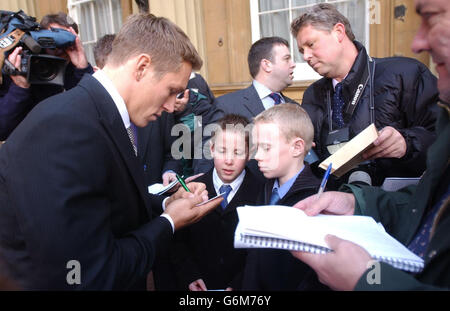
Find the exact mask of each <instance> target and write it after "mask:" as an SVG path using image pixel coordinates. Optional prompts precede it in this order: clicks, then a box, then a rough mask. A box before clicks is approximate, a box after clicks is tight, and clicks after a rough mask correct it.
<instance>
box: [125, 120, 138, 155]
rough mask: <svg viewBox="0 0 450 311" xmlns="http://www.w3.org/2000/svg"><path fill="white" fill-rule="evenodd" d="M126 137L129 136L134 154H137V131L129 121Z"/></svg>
mask: <svg viewBox="0 0 450 311" xmlns="http://www.w3.org/2000/svg"><path fill="white" fill-rule="evenodd" d="M127 133H128V137H129V138H130V141H131V144H132V145H133V151H134V155H136V156H137V137H136V135H137V131H136V126H135V125H134V124H133V123H130V126H129V127H128V128H127Z"/></svg>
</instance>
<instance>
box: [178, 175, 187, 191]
mask: <svg viewBox="0 0 450 311" xmlns="http://www.w3.org/2000/svg"><path fill="white" fill-rule="evenodd" d="M175 176H176V177H177V179H178V181H179V182H180V184H181V186H183V188H184V190H186V191H187V192H191V190H189V188H188V187H187V186H186V183H185V182H184V180H183V178H182V177H180V175H178V174H175Z"/></svg>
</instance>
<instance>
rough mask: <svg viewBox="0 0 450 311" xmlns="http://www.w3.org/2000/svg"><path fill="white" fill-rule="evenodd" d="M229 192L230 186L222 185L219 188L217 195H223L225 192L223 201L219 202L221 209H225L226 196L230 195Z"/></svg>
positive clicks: (226, 203)
mask: <svg viewBox="0 0 450 311" xmlns="http://www.w3.org/2000/svg"><path fill="white" fill-rule="evenodd" d="M231 190H233V189H232V188H231V186H230V185H222V186H220V188H219V193H224V192H225V194H224V195H223V201H222V202H220V206H222V209H226V208H227V205H228V195H229V194H230V192H231Z"/></svg>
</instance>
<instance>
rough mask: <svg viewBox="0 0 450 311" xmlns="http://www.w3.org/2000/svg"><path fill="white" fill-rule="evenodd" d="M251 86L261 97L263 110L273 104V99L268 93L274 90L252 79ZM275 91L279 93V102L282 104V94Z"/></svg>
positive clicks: (283, 101)
mask: <svg viewBox="0 0 450 311" xmlns="http://www.w3.org/2000/svg"><path fill="white" fill-rule="evenodd" d="M253 86H254V87H255V89H256V92H257V93H258V96H259V98H260V99H261V101H262V104H263V106H264V109H265V110H267V109H269V108H271V107H273V106H275V101H274V100H273V99H272V97H270V96H269V95H270V94H272V93H274V92H272V91H271V90H270V89H269V88H268V87H267V86H265V85H264V84H262V83H260V82H258V81H256V80H253ZM275 93H277V94H278V95H280V97H281V103H282V104H284V103H285V100H284V97H283V95H281V94H280V93H278V92H275Z"/></svg>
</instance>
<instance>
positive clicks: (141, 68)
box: [135, 54, 152, 81]
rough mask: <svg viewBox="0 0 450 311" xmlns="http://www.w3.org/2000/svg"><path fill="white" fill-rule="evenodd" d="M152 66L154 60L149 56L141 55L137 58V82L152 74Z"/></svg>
mask: <svg viewBox="0 0 450 311" xmlns="http://www.w3.org/2000/svg"><path fill="white" fill-rule="evenodd" d="M151 64H152V59H151V57H150V55H148V54H140V55H139V56H137V58H136V70H135V78H136V81H140V80H141V79H142V78H143V77H145V76H146V75H147V74H150V72H151V70H150V66H151Z"/></svg>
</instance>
